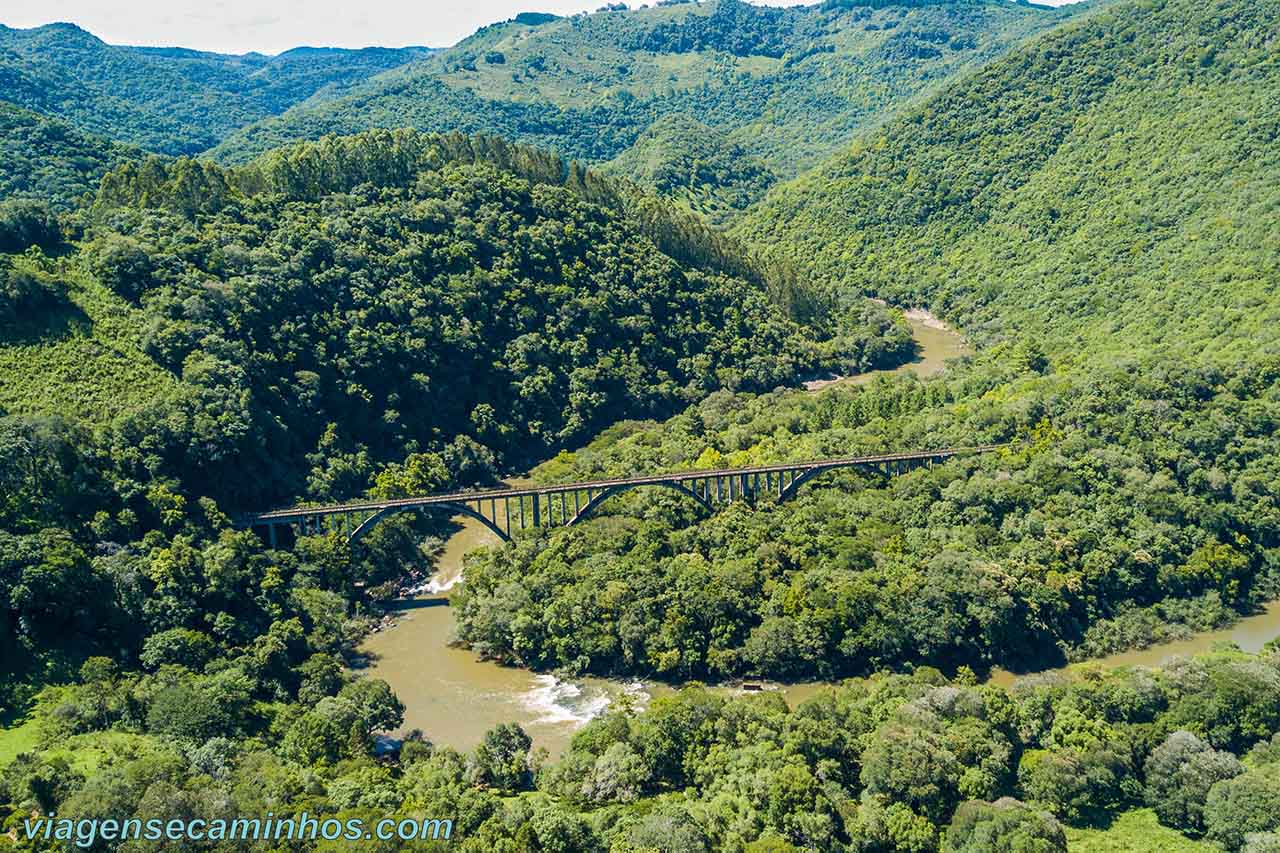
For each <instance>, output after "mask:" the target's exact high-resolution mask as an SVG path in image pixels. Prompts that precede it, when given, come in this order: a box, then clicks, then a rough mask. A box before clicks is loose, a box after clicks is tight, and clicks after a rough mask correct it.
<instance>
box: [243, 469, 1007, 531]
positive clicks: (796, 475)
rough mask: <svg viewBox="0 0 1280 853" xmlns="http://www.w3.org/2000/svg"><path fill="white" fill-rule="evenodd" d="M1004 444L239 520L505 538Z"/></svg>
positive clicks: (306, 509)
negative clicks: (439, 526)
mask: <svg viewBox="0 0 1280 853" xmlns="http://www.w3.org/2000/svg"><path fill="white" fill-rule="evenodd" d="M1006 446H1007V445H1004V444H990V445H981V446H977V447H948V448H943V449H940V450H919V451H914V452H909V453H883V454H877V455H872V456H848V457H842V458H836V459H816V460H813V461H810V462H783V463H779V464H776V465H757V466H754V467H749V468H721V469H715V470H706V471H673V472H671V473H669V474H650V475H646V476H639V477H623V478H619V479H614V480H589V481H586V482H581V483H563V484H559V485H551V486H530V487H527V488H518V489H492V490H488V491H469V492H451V493H448V494H439V495H423V496H422V497H414V498H398V499H396V500H385V501H365V502H360V503H345V504H331V505H328V506H295V507H289V508H287V509H277V510H272V511H270V512H263V513H256V514H251V515H248V516H245V517H244V518H243V519H241V525H240V526H241V527H243V528H252V529H255V530H260V531H262V532H263V533H264V534H265V536H266V539H267V542H268V543H269V544H270V545H271V546H272V547H276V546H277V544H278V543H279V538H280V537H279V533H280V530H279V529H280V528H282V527H283V528H288V529H289V530H290V532H291V533H292V534H293V535H314V534H319V533H325V532H341V533H343V534H345V536H346V538H347V541H348V542H352V543H354V542H358V541H359V540H360V539H361V537H363V536H364V535H365V534H367V533H368V532H369V531H370V530H372V529H373V528H374V527H375V526H376V525H377V524H378V522H380V521H382V520H383V519H385V518H387V517H389V516H391V515H395V514H396V513H401V512H415V511H428V510H439V511H443V512H448V513H449V514H450V515H466V516H470V517H471V518H474V519H477V520H478V521H480V522H481V523H482V524H484V525H485V526H486V527H487V528H489V529H490V530H491V531H493V532H494V533H495V534H496V535H497V536H498V537H499V538H500V539H502V540H503V541H505V542H510V541H511V539H512V536H513V531H520V530H527V529H530V528H537V527H561V526H571V525H574V524H578V523H579V522H581V521H584V520H586V519H588V518H590V517H591V516H592V515H593V514H594V513H595V511H596V510H597V509H598V508H599V507H600V505H601V504H603V503H604V502H605V501H607V500H608V499H609V498H611V497H613V496H614V495H616V494H620V493H622V492H626V491H630V490H631V489H639V488H651V487H652V488H664V489H672V490H674V491H676V492H679V493H680V494H682V495H684V496H685V497H687V498H688V499H689V500H691V501H694V502H696V503H698V504H699V505H701V506H702V508H703V509H705V510H706V511H707V512H708V513H710V512H714V511H715V507H716V506H718V505H723V504H727V503H730V502H732V501H749V502H754V501H756V500H757V499H758V498H759V497H761V496H763V495H771V496H773V498H774V499H776V500H778V501H785V500H787V499H788V498H791V497H793V496H794V495H795V494H796V492H797V490H799V489H800V487H801V486H803V485H804V484H805V483H807V482H809V481H810V480H812V479H814V478H815V477H818V476H821V475H822V474H825V473H826V472H828V471H835V470H839V469H842V468H858V469H862V470H864V471H869V472H872V473H876V474H882V475H885V476H894V475H897V474H902V473H905V472H907V471H911V470H913V469H915V468H920V467H923V466H931V465H933V464H935V463H938V462H945V461H946V460H948V459H952V458H954V457H957V456H971V455H974V454H980V453H991V452H993V451H996V450H999V449H1000V448H1002V447H1006Z"/></svg>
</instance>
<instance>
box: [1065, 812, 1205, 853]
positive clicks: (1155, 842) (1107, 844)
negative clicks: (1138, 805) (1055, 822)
mask: <svg viewBox="0 0 1280 853" xmlns="http://www.w3.org/2000/svg"><path fill="white" fill-rule="evenodd" d="M1067 848H1068V849H1069V850H1070V851H1071V853H1215V852H1216V851H1219V850H1220V848H1219V847H1217V846H1216V845H1214V844H1209V843H1207V842H1204V841H1195V840H1193V839H1190V838H1187V837H1186V836H1185V835H1183V834H1182V833H1181V832H1178V831H1177V830H1176V829H1170V828H1169V827H1167V826H1161V825H1160V822H1159V821H1158V820H1156V813H1155V812H1153V811H1152V810H1151V809H1133V810H1132V811H1127V812H1124V813H1123V814H1121V815H1118V816H1117V817H1116V819H1115V821H1113V822H1112V824H1111V826H1109V827H1107V828H1106V829H1074V828H1070V827H1069V828H1068V829H1067Z"/></svg>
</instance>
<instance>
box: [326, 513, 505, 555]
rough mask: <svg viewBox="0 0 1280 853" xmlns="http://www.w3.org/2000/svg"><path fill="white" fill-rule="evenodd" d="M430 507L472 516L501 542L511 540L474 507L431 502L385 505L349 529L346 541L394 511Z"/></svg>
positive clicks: (357, 537) (354, 539)
mask: <svg viewBox="0 0 1280 853" xmlns="http://www.w3.org/2000/svg"><path fill="white" fill-rule="evenodd" d="M432 509H442V510H448V511H449V514H450V515H451V516H452V515H465V516H467V517H468V518H474V519H475V520H476V521H478V522H480V523H481V524H483V525H484V526H485V527H487V528H489V529H490V530H492V531H493V533H494V535H496V536H497V537H498V538H499V539H501V540H502V541H503V542H510V541H511V537H510V536H508V535H507V532H506V531H505V530H503V529H502V528H501V527H499V526H498V525H497V524H495V523H494V522H492V521H490V520H489V519H488V518H485V516H484V515H483V514H481V513H478V512H476V511H475V510H474V509H472V508H471V507H469V506H467V505H466V504H461V503H433V504H425V505H423V504H410V505H407V506H385V507H383V508H382V509H380V510H378V511H377V512H375V513H374V514H373V515H371V516H369V517H368V518H366V519H365V520H364V521H362V522H360V526H359V527H357V528H356V529H355V530H353V531H351V536H350V538H349V539H347V542H349V543H350V544H352V545H354V544H355V543H357V542H359V541H360V540H361V539H363V538H364V537H365V536H367V535H368V533H369V531H370V530H373V528H375V527H377V526H378V522H380V521H382V520H383V519H384V518H387V517H389V516H392V515H395V514H396V513H399V512H426V511H427V510H432Z"/></svg>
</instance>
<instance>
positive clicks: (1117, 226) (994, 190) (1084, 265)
mask: <svg viewBox="0 0 1280 853" xmlns="http://www.w3.org/2000/svg"><path fill="white" fill-rule="evenodd" d="M1277 32H1280V5H1278V4H1276V3H1256V2H1251V0H1139V1H1138V2H1126V3H1123V4H1117V5H1114V6H1112V7H1110V8H1107V9H1101V10H1098V11H1097V12H1095V13H1094V14H1091V15H1089V16H1088V17H1086V18H1085V19H1083V20H1080V21H1078V22H1074V23H1072V24H1069V25H1067V26H1066V27H1064V28H1063V29H1061V30H1060V31H1057V32H1054V33H1051V34H1049V35H1047V36H1045V37H1043V38H1041V39H1039V40H1037V41H1035V42H1034V43H1032V44H1030V45H1028V46H1027V47H1025V48H1023V49H1021V50H1018V51H1016V52H1014V53H1013V54H1011V55H1009V56H1008V57H1006V58H1004V59H1002V60H1000V61H998V62H996V63H994V64H992V65H990V66H988V67H987V68H985V69H983V70H982V71H980V72H978V73H977V74H974V75H971V76H969V77H967V78H965V79H964V80H962V81H960V82H957V83H955V84H954V85H951V86H949V87H948V88H946V89H945V90H944V91H942V92H941V93H939V94H938V95H937V96H936V97H934V98H932V99H930V100H929V101H927V102H926V103H924V104H922V105H921V106H919V107H917V108H915V109H913V110H911V111H910V112H908V113H907V114H906V115H904V116H902V117H901V118H899V119H897V120H895V121H893V122H890V123H889V124H888V125H887V126H885V127H884V128H883V129H882V130H880V131H877V132H874V133H870V134H867V135H865V136H864V137H862V138H861V139H859V141H858V142H856V143H855V144H854V145H853V146H852V147H850V148H849V149H847V150H846V151H844V152H843V153H841V154H839V155H837V156H835V157H833V158H832V159H831V160H830V161H829V162H828V163H826V164H825V165H823V166H822V167H821V168H819V169H817V170H816V171H815V172H813V173H812V174H810V175H807V176H805V177H803V178H801V179H799V180H797V181H796V182H794V183H792V184H789V185H785V186H780V187H778V188H777V189H775V190H774V191H773V192H772V193H771V194H770V195H769V197H768V198H767V199H766V200H765V201H764V202H763V203H762V204H760V206H759V207H758V208H757V209H755V210H753V211H751V212H750V213H749V215H748V216H747V217H746V218H745V221H744V222H743V223H742V224H741V225H740V227H739V231H738V233H739V235H740V236H744V237H746V238H748V239H754V240H756V241H758V242H759V243H760V245H761V246H762V247H764V248H766V249H767V250H769V251H770V252H772V253H773V254H774V255H775V256H776V257H780V258H786V259H790V260H791V261H793V262H794V263H795V264H796V265H797V266H799V267H800V268H802V269H804V270H806V271H807V272H808V273H809V274H810V275H811V276H812V277H813V278H815V279H817V280H825V281H827V282H829V283H831V284H833V285H835V286H836V287H837V288H839V289H841V290H845V291H866V292H870V293H876V294H880V295H883V296H886V297H888V298H890V299H893V300H900V301H902V302H923V303H926V304H929V305H932V306H934V307H935V308H936V309H940V310H941V311H943V312H944V313H946V314H947V315H948V316H950V317H952V318H953V319H957V320H959V321H960V322H961V323H962V325H963V326H964V327H965V329H966V330H967V331H968V332H969V333H970V334H972V335H974V336H976V337H977V338H978V340H979V342H983V341H985V342H988V343H992V342H995V341H998V340H1001V339H1008V338H1012V337H1016V336H1023V337H1026V338H1034V339H1036V340H1037V341H1039V342H1040V343H1041V344H1043V345H1044V346H1046V347H1049V348H1050V349H1053V350H1055V351H1057V352H1059V353H1061V354H1063V355H1067V354H1071V355H1072V357H1075V354H1078V353H1079V351H1080V349H1081V347H1082V346H1087V347H1091V348H1094V349H1095V351H1097V350H1102V349H1109V350H1113V351H1115V352H1116V353H1117V354H1118V355H1121V354H1122V355H1123V356H1124V357H1129V356H1135V357H1136V356H1137V355H1138V354H1140V353H1143V352H1150V351H1155V350H1159V351H1162V352H1166V353H1169V352H1171V351H1183V352H1185V353H1186V354H1188V355H1191V356H1194V357H1196V358H1200V357H1201V356H1203V355H1206V354H1208V355H1213V356H1216V357H1218V358H1220V359H1222V360H1223V361H1236V360H1238V359H1239V358H1241V357H1242V355H1248V356H1256V355H1259V354H1270V355H1271V356H1272V357H1274V354H1275V353H1276V352H1277V347H1278V346H1280V334H1277V330H1278V329H1280V291H1278V290H1277V287H1276V284H1277V282H1280V230H1278V229H1277V228H1276V221H1277V212H1278V211H1280V98H1277V93H1278V92H1280V64H1277V62H1276V56H1277V43H1276V33H1277Z"/></svg>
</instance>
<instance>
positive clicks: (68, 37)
mask: <svg viewBox="0 0 1280 853" xmlns="http://www.w3.org/2000/svg"><path fill="white" fill-rule="evenodd" d="M430 52H431V51H430V50H429V49H427V48H396V49H390V48H367V49H364V50H340V49H330V48H324V49H316V48H310V49H308V48H303V49H297V50H291V51H286V52H285V53H282V54H279V55H278V56H263V55H261V54H245V55H243V56H228V55H223V54H216V53H206V52H201V51H193V50H185V49H180V48H147V47H124V46H118V45H109V44H106V43H105V42H103V41H102V40H101V39H99V38H97V37H95V36H93V35H92V34H90V33H88V32H86V31H84V30H82V29H80V28H79V27H77V26H75V25H74V24H49V25H47V26H43V27H36V28H34V29H29V30H20V29H12V28H9V27H5V26H3V25H0V84H2V85H0V100H4V101H9V102H11V103H13V104H16V105H18V106H22V107H26V108H28V109H31V110H34V111H36V112H40V113H44V114H48V115H52V116H56V117H59V118H62V119H64V120H66V121H69V122H71V123H72V124H74V125H75V126H76V127H78V128H80V129H82V130H85V131H88V132H91V133H94V134H97V135H99V136H103V137H107V138H109V139H113V140H116V141H119V142H126V143H130V144H133V145H135V146H137V147H139V148H144V149H148V150H151V151H157V152H161V153H166V154H194V153H197V152H199V151H203V150H204V149H206V148H209V147H210V146H212V145H215V144H217V143H218V142H220V141H221V140H222V139H223V138H224V137H226V136H227V135H228V134H230V133H232V132H233V131H235V130H237V129H239V128H240V127H243V126H244V125H246V124H249V123H251V122H254V121H257V120H259V119H262V118H265V117H266V116H269V115H274V114H276V113H280V112H283V111H284V110H286V109H287V108H289V107H291V106H294V105H296V104H299V103H302V102H304V101H307V100H309V99H310V100H317V101H318V100H323V99H325V98H329V97H335V96H337V95H339V94H341V93H342V92H344V91H345V90H347V89H349V88H351V87H352V86H354V85H356V84H357V83H359V82H362V81H363V80H365V79H367V78H369V77H371V76H373V75H375V74H378V73H379V72H382V71H386V70H388V69H390V68H395V67H397V66H400V65H403V64H405V63H407V62H413V61H415V60H418V59H422V58H424V57H426V56H428V55H430Z"/></svg>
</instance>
